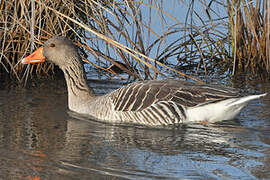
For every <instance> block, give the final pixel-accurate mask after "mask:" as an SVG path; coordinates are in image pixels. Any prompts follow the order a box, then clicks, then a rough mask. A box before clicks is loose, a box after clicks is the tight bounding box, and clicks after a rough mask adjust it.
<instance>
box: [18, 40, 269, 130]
mask: <svg viewBox="0 0 270 180" xmlns="http://www.w3.org/2000/svg"><path fill="white" fill-rule="evenodd" d="M45 59H47V60H48V61H50V62H53V63H55V64H56V65H58V66H59V67H60V68H61V69H62V71H63V72H64V75H65V79H66V83H67V88H68V107H69V109H70V110H72V111H74V112H77V113H80V114H84V115H89V116H91V117H92V118H95V119H97V120H102V121H107V122H112V123H136V124H142V125H149V126H158V125H173V124H179V123H189V122H196V121H208V122H211V123H213V122H218V121H222V120H230V119H233V118H235V117H236V116H237V115H238V114H239V113H240V111H241V109H242V108H243V107H245V106H246V105H247V103H248V102H249V101H251V100H253V99H258V98H260V97H262V96H265V95H266V94H260V95H249V96H245V97H241V95H240V94H239V93H238V91H236V90H235V89H232V88H227V87H217V86H213V85H205V84H196V83H192V82H187V81H181V80H172V79H169V80H150V81H142V82H134V83H131V84H129V85H127V86H124V87H121V88H119V89H117V90H115V91H112V92H111V93H109V94H106V95H103V96H95V94H94V91H93V90H92V89H91V88H90V87H89V86H88V85H87V83H86V77H85V71H84V68H83V65H82V63H81V58H80V56H79V54H78V52H77V49H76V47H75V46H74V45H73V43H72V42H71V41H70V40H68V39H67V38H65V37H53V38H51V39H49V40H48V41H47V42H46V43H45V44H44V46H43V47H41V48H39V49H38V50H36V51H35V52H34V53H32V54H31V55H30V56H28V57H26V58H24V59H23V60H22V63H24V64H28V63H38V62H44V61H45Z"/></svg>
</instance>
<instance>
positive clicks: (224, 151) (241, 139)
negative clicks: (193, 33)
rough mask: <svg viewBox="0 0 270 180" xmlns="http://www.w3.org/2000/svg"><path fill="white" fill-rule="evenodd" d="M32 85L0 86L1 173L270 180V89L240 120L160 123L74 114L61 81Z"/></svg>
mask: <svg viewBox="0 0 270 180" xmlns="http://www.w3.org/2000/svg"><path fill="white" fill-rule="evenodd" d="M29 86H30V87H28V88H26V89H22V88H19V87H17V88H14V87H4V88H1V89H0V121H1V122H0V179H12V180H14V179H32V180H41V179H42V180H44V179H59V180H61V179H65V180H66V179H67V180H71V179H80V180H81V179H270V112H269V109H270V100H269V99H270V96H269V95H268V96H266V97H265V98H264V99H262V100H256V101H253V102H251V103H250V104H249V105H248V107H247V108H246V109H245V110H244V111H243V112H242V113H241V115H240V116H239V118H238V119H236V120H233V121H228V122H223V123H220V124H215V125H209V126H203V125H200V124H197V125H196V124H194V125H187V126H183V127H180V128H175V129H154V128H144V127H134V126H117V125H111V124H104V123H101V122H95V121H92V120H90V119H81V118H79V119H78V118H76V117H74V116H73V114H72V113H70V112H69V111H68V109H67V100H66V96H67V91H66V88H65V83H64V81H62V80H56V81H52V82H50V81H43V82H32V83H30V82H29ZM92 86H94V87H95V88H96V89H99V90H98V91H97V92H98V93H99V94H103V93H106V92H108V91H110V90H111V89H115V88H118V87H120V86H122V85H121V84H120V83H119V82H117V81H112V82H110V83H108V81H107V82H106V83H105V84H104V83H101V82H98V81H95V82H94V84H93V85H92ZM107 86H109V87H110V88H109V89H108V88H107ZM260 87H263V88H262V89H264V90H265V91H268V93H269V92H270V91H269V89H270V88H269V86H268V85H265V84H264V85H261V86H260Z"/></svg>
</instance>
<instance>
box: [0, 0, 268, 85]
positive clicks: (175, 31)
mask: <svg viewBox="0 0 270 180" xmlns="http://www.w3.org/2000/svg"><path fill="white" fill-rule="evenodd" d="M194 2H195V1H190V4H188V5H187V7H188V11H187V14H186V15H183V16H184V17H186V20H185V21H180V20H179V19H177V18H176V17H174V16H173V15H171V14H169V13H168V12H166V11H164V10H163V5H164V2H163V1H162V0H161V1H151V0H149V1H146V2H141V1H113V0H106V1H99V0H78V1H74V0H64V1H59V0H56V1H50V0H25V1H20V0H14V1H1V4H0V11H1V12H3V13H1V14H0V20H1V21H0V22H1V23H0V24H1V25H0V28H1V29H0V47H1V51H0V73H2V74H7V73H8V74H9V76H12V77H16V79H18V80H19V81H21V80H22V79H23V78H24V77H26V76H28V75H31V76H32V75H43V74H48V75H51V74H52V73H54V65H53V64H50V63H43V64H38V65H34V66H33V65H28V66H23V65H21V64H20V63H19V61H20V59H21V57H24V56H25V55H27V54H29V53H30V52H31V51H33V50H34V49H35V48H36V47H37V46H40V45H42V44H43V42H44V41H46V40H47V39H48V38H50V37H51V36H54V35H63V36H68V37H69V38H70V39H72V40H74V41H75V43H76V45H77V46H78V47H79V49H80V53H81V55H82V57H83V59H84V61H85V62H88V63H91V64H92V65H93V66H95V67H98V68H102V66H107V64H108V62H110V64H113V65H115V66H117V67H118V68H120V69H122V70H123V71H125V72H127V73H128V74H129V75H131V76H134V77H135V78H139V79H155V78H157V76H159V75H164V73H166V72H167V71H172V72H174V73H175V74H176V75H179V76H185V77H188V78H191V79H193V80H195V81H198V80H197V79H196V78H193V77H191V76H189V75H187V74H184V73H181V72H179V71H178V70H177V69H184V68H185V67H191V69H196V70H197V71H198V70H202V71H204V72H205V74H208V73H211V71H213V72H215V69H216V68H219V69H220V68H222V69H223V70H224V71H226V69H228V68H229V69H233V70H234V71H233V72H239V71H240V70H242V71H250V72H252V73H264V74H267V73H269V69H270V68H269V64H270V63H269V55H267V52H268V54H269V50H266V48H265V47H269V46H267V43H269V40H268V41H266V39H267V37H268V39H269V34H268V36H267V30H268V26H267V24H266V23H264V18H263V16H262V14H261V7H259V5H258V4H257V5H256V6H255V8H254V7H253V4H252V3H249V4H247V3H245V2H244V1H241V2H242V4H240V5H242V6H240V5H239V3H238V4H237V3H231V2H230V1H227V3H228V6H227V10H228V15H229V18H228V20H229V25H230V32H231V33H230V34H229V36H228V34H226V33H224V32H222V31H221V30H220V29H219V27H220V26H222V27H226V25H227V24H226V23H224V22H225V20H224V18H223V17H222V16H220V15H218V14H217V13H216V12H214V10H213V9H212V8H211V6H212V5H213V1H210V3H208V4H205V3H204V2H203V1H199V3H201V4H202V7H201V8H202V9H205V12H206V14H207V17H208V18H203V17H200V15H199V13H198V12H197V11H196V10H195V9H194V8H193V7H194ZM232 2H234V1H232ZM237 2H240V1H237ZM179 3H181V1H180V2H179ZM218 3H220V2H218ZM183 4H184V3H183ZM224 7H225V5H224ZM240 7H243V8H242V9H241V8H240ZM146 11H147V12H148V13H145V12H146ZM242 11H243V12H244V13H243V12H242ZM153 12H155V14H157V16H155V18H156V17H159V21H160V24H161V26H160V29H161V30H160V31H157V30H156V29H155V28H156V26H155V27H152V24H153V17H152V16H153V14H154V13H153ZM146 14H148V15H147V16H146ZM213 14H214V15H215V17H218V18H216V19H213V17H212V16H213ZM194 16H195V17H194ZM194 18H197V19H199V21H200V24H201V25H196V24H195V23H194V20H193V19H194ZM164 19H166V21H170V22H171V23H170V24H168V25H167V27H165V26H163V24H164ZM155 20H156V19H155ZM224 24H225V26H224ZM236 30H237V31H236ZM230 35H231V36H230ZM171 37H173V38H171ZM175 37H177V38H175ZM150 57H151V58H150ZM233 57H235V58H233ZM90 59H91V60H90ZM233 59H234V60H233ZM117 61H120V62H122V63H123V64H125V66H122V65H121V64H119V63H117ZM232 62H233V65H232ZM178 67H179V68H178ZM103 69H105V70H106V68H103ZM135 69H138V70H139V71H137V70H135ZM107 70H108V69H107ZM108 72H111V71H108ZM111 73H114V72H111Z"/></svg>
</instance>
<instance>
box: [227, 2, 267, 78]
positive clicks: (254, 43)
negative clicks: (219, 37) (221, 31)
mask: <svg viewBox="0 0 270 180" xmlns="http://www.w3.org/2000/svg"><path fill="white" fill-rule="evenodd" d="M227 4H228V14H229V22H230V29H231V30H230V33H231V38H232V39H231V42H232V57H233V71H232V73H233V74H234V75H236V74H239V73H250V74H253V75H254V74H255V75H259V76H262V77H269V72H270V57H269V47H270V44H269V35H270V34H269V22H270V21H269V10H270V9H269V7H270V3H269V1H264V2H262V1H261V0H258V1H255V2H249V1H227ZM267 12H268V13H267Z"/></svg>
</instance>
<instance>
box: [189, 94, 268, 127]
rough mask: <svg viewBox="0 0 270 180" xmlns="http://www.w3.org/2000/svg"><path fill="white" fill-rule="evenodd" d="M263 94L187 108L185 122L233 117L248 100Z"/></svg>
mask: <svg viewBox="0 0 270 180" xmlns="http://www.w3.org/2000/svg"><path fill="white" fill-rule="evenodd" d="M265 95H266V93H265V94H260V95H250V96H245V97H241V98H231V99H226V100H224V101H220V102H218V103H212V104H207V105H204V106H195V107H191V108H187V110H186V114H187V120H186V121H187V122H189V121H190V122H194V121H204V120H206V121H208V122H218V121H222V120H231V119H234V118H235V117H236V116H237V115H238V114H239V113H240V111H241V109H242V108H244V107H245V106H246V105H247V104H248V102H249V101H251V100H254V99H258V98H260V97H263V96H265Z"/></svg>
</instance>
